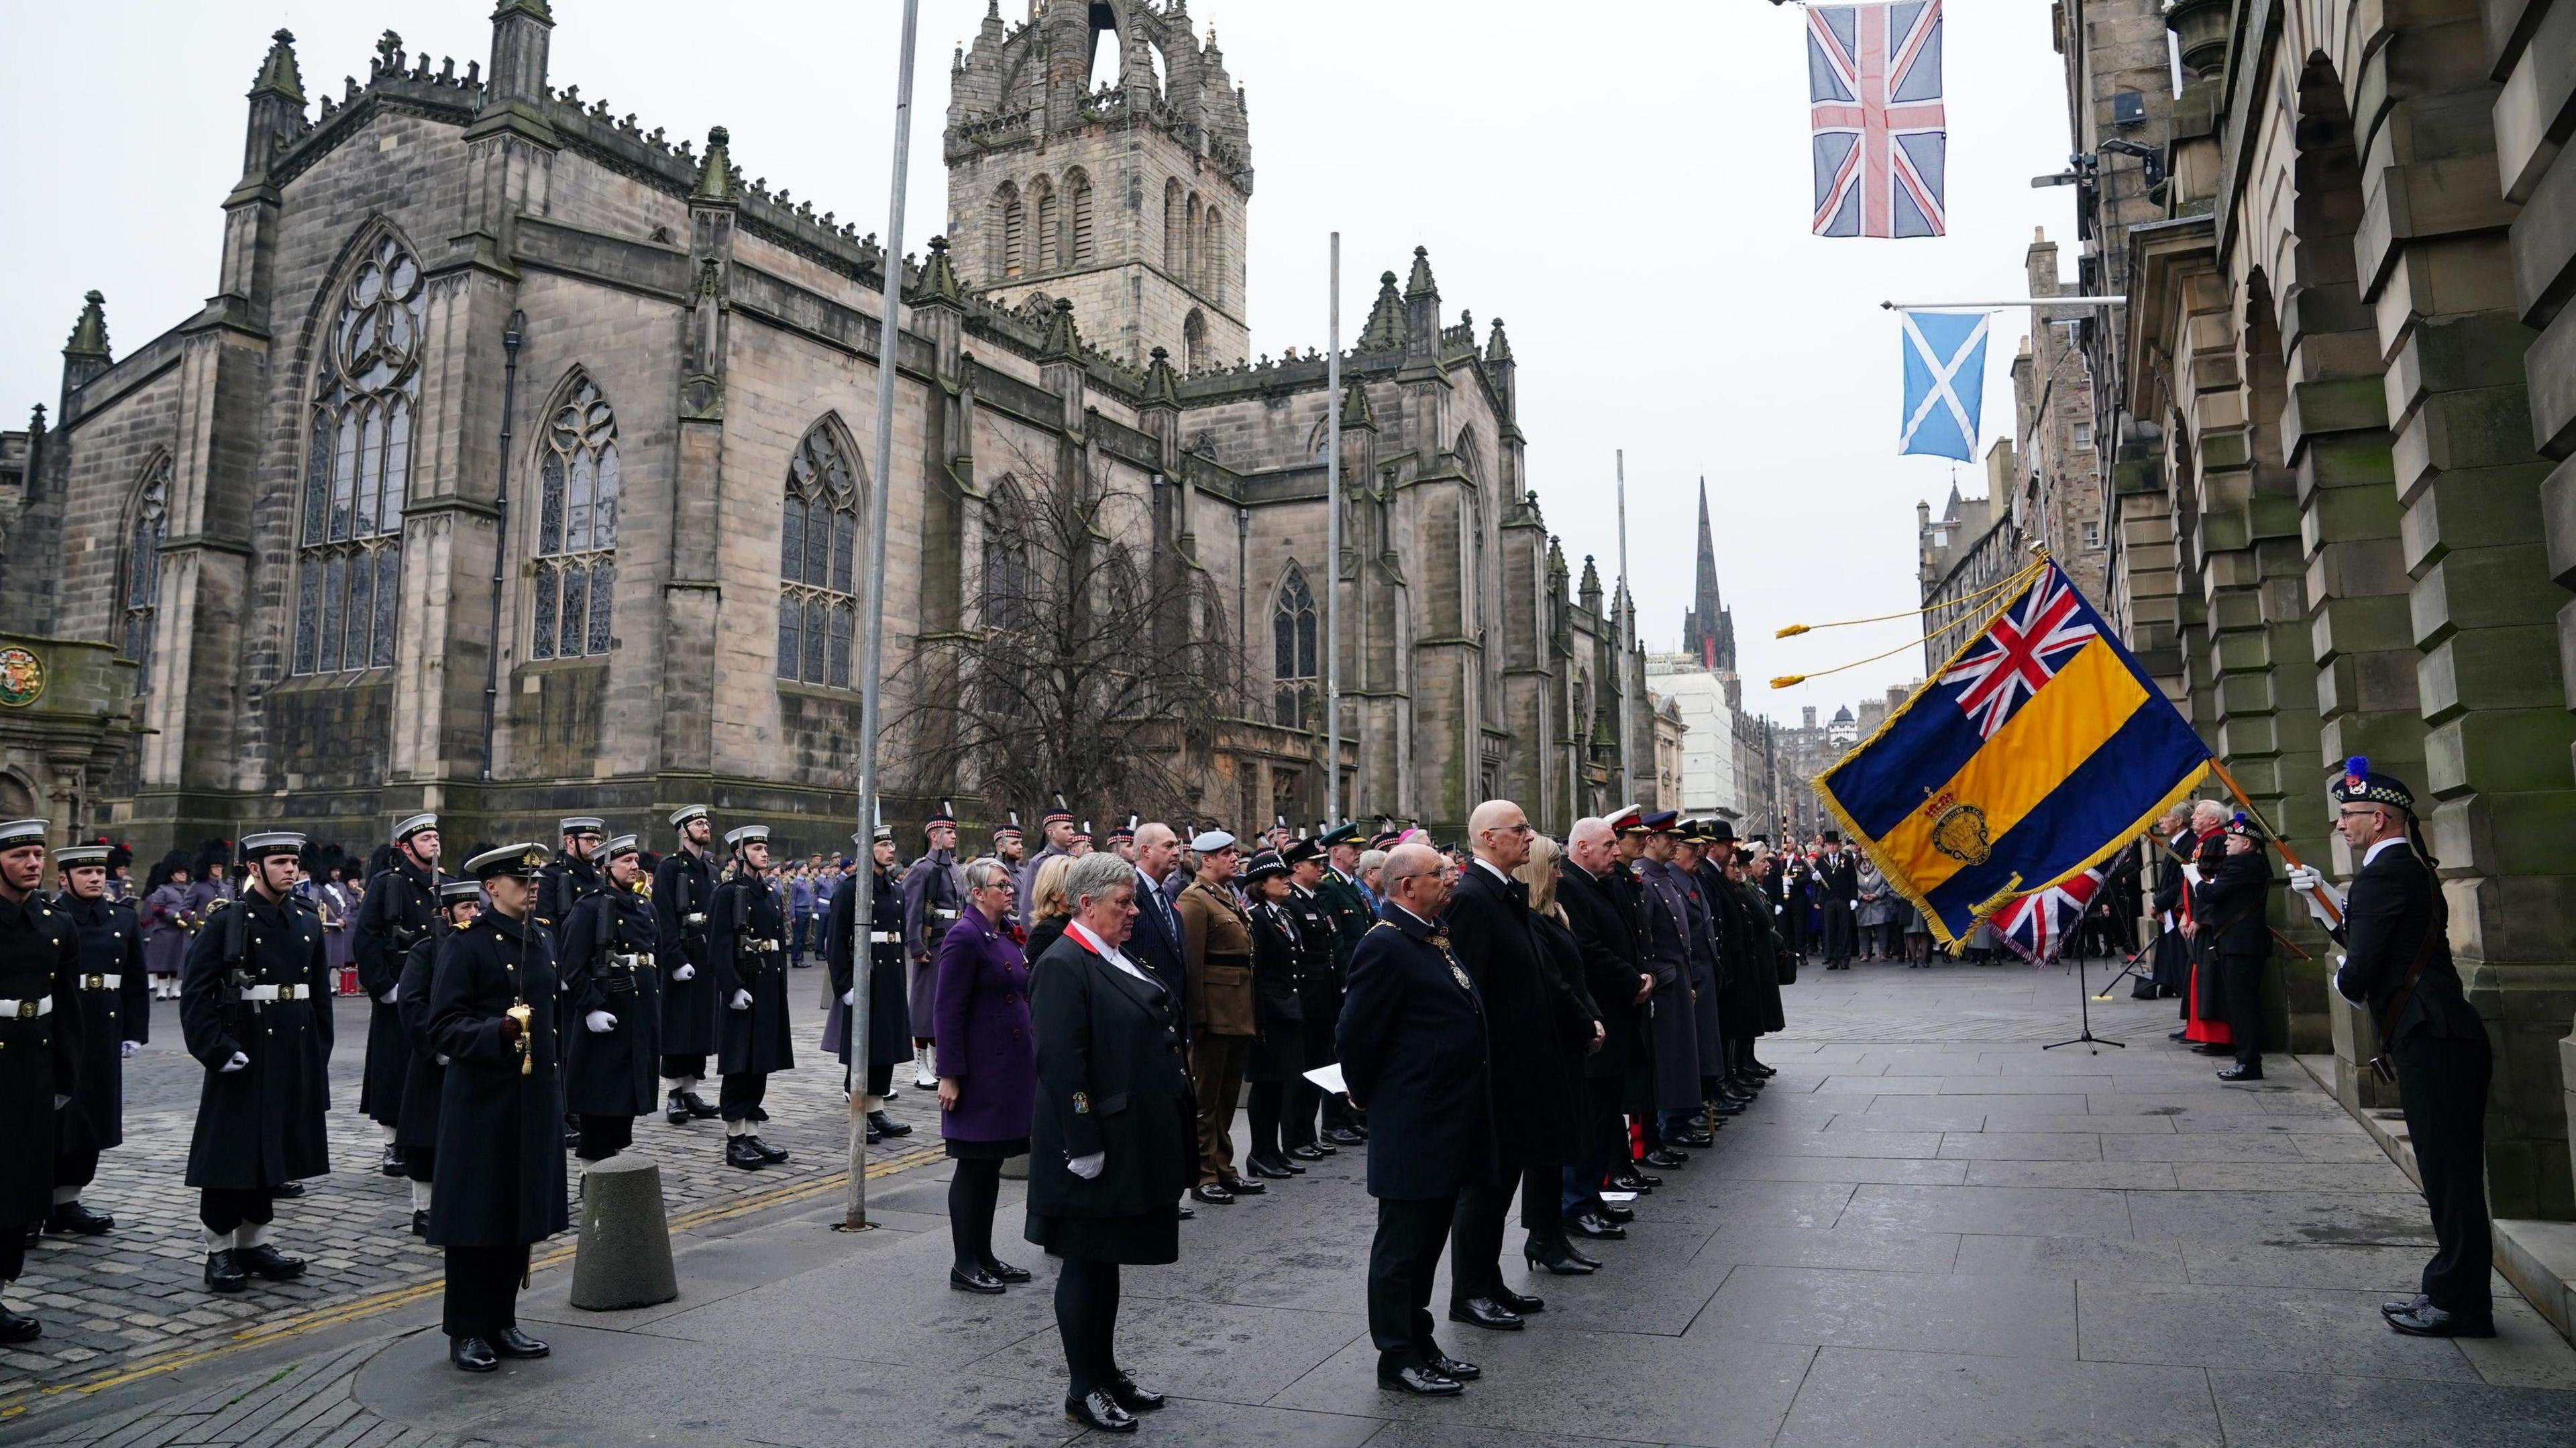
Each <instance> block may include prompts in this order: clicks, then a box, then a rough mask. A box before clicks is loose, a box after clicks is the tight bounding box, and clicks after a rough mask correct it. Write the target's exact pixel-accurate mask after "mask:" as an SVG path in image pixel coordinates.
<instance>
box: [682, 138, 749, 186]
mask: <svg viewBox="0 0 2576 1448" xmlns="http://www.w3.org/2000/svg"><path fill="white" fill-rule="evenodd" d="M732 146H733V132H731V131H728V130H726V129H725V128H724V127H722V126H713V127H710V128H708V130H707V154H706V156H705V158H704V159H702V160H700V161H699V162H698V184H697V185H696V186H695V187H693V188H691V190H690V192H689V204H690V205H691V206H739V205H741V204H742V192H741V189H740V188H739V187H737V186H736V185H735V184H734V178H733V151H732Z"/></svg>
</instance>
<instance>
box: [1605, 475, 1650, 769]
mask: <svg viewBox="0 0 2576 1448" xmlns="http://www.w3.org/2000/svg"><path fill="white" fill-rule="evenodd" d="M1616 456H1617V458H1618V470H1619V588H1618V591H1617V593H1615V594H1614V595H1612V597H1611V601H1610V612H1611V614H1612V615H1613V616H1612V618H1611V620H1610V636H1611V637H1612V638H1614V639H1617V640H1618V641H1619V798H1620V802H1621V803H1623V804H1624V803H1626V802H1627V801H1629V800H1632V799H1635V798H1637V766H1636V761H1635V760H1633V759H1631V758H1629V741H1628V735H1629V724H1630V720H1631V718H1632V716H1631V715H1630V714H1629V712H1628V695H1629V693H1630V692H1631V690H1630V688H1629V680H1628V655H1629V653H1630V652H1631V648H1630V646H1631V645H1632V644H1634V643H1635V642H1636V640H1634V639H1631V638H1629V637H1628V450H1627V449H1626V448H1621V449H1619V450H1618V453H1617V454H1616ZM1656 804H1657V806H1658V807H1659V808H1660V807H1661V805H1662V801H1660V800H1658V801H1656Z"/></svg>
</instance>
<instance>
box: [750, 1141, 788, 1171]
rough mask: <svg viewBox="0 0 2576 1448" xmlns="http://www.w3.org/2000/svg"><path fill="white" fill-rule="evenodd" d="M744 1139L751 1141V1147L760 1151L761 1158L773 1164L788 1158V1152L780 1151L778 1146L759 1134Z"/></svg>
mask: <svg viewBox="0 0 2576 1448" xmlns="http://www.w3.org/2000/svg"><path fill="white" fill-rule="evenodd" d="M743 1140H745V1141H747V1142H750V1143H751V1149H752V1150H753V1151H756V1152H758V1153H760V1159H761V1160H762V1161H765V1162H767V1163H769V1164H770V1165H771V1166H776V1165H778V1164H779V1163H780V1162H782V1161H785V1160H787V1153H785V1152H783V1151H780V1150H779V1149H778V1148H777V1147H774V1146H771V1145H770V1144H769V1143H768V1142H765V1141H763V1140H761V1139H760V1138H759V1137H757V1136H746V1137H744V1138H743Z"/></svg>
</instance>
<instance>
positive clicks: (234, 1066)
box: [215, 1051, 250, 1071]
mask: <svg viewBox="0 0 2576 1448" xmlns="http://www.w3.org/2000/svg"><path fill="white" fill-rule="evenodd" d="M249 1064H250V1057H248V1056H245V1055H243V1054H242V1053H241V1052H239V1051H235V1052H233V1058H232V1059H231V1060H229V1061H226V1062H225V1063H223V1064H222V1065H220V1066H217V1067H216V1068H215V1069H216V1070H217V1071H238V1070H240V1069H241V1068H242V1067H244V1066H247V1065H249Z"/></svg>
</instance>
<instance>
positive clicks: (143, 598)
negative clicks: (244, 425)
mask: <svg viewBox="0 0 2576 1448" xmlns="http://www.w3.org/2000/svg"><path fill="white" fill-rule="evenodd" d="M169 526H170V460H169V459H168V458H166V457H165V458H161V459H159V460H157V461H155V462H154V463H153V464H152V468H151V471H149V472H147V473H145V474H144V475H143V488H142V490H141V491H140V492H139V493H137V494H136V495H135V499H134V531H133V532H132V533H131V534H129V535H128V536H127V539H126V544H125V656H126V657H127V658H129V659H132V660H133V661H134V662H135V663H137V664H139V665H141V667H140V668H138V669H136V670H135V671H134V692H136V693H138V694H143V693H149V692H150V691H151V689H152V635H153V632H154V629H155V625H157V624H158V623H159V622H160V614H161V539H162V537H163V536H164V535H165V534H166V533H167V532H168V531H169Z"/></svg>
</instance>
